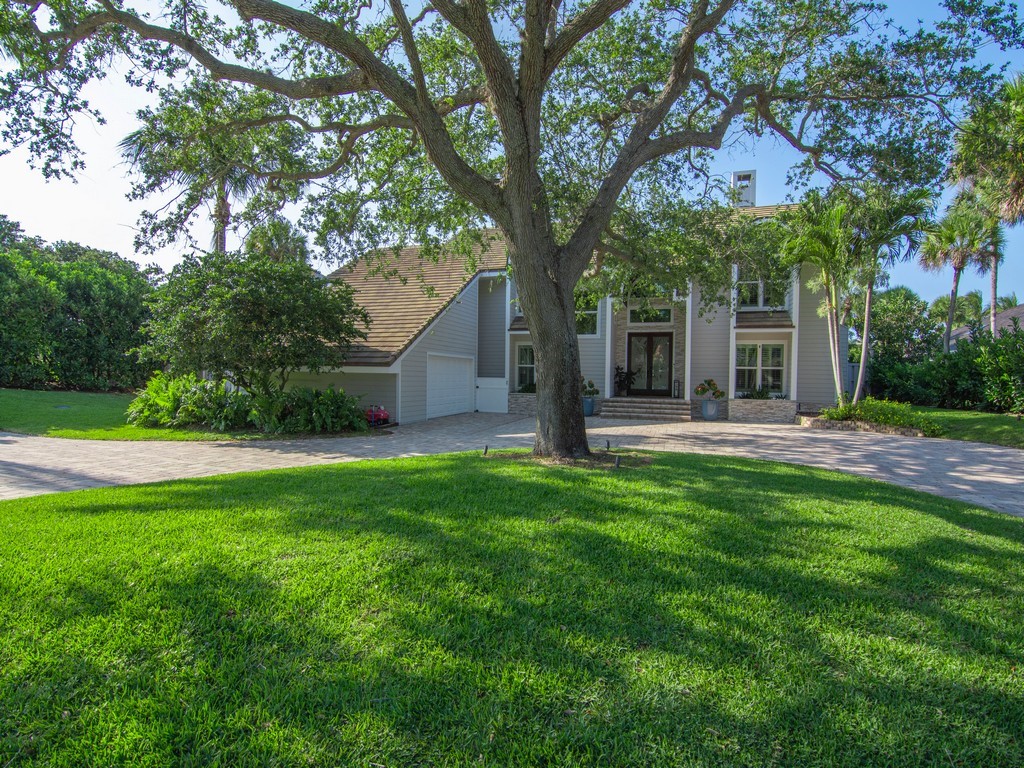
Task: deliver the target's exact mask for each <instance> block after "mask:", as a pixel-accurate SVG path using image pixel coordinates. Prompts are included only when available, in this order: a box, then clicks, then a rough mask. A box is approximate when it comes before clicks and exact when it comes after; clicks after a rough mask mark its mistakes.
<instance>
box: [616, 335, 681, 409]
mask: <svg viewBox="0 0 1024 768" xmlns="http://www.w3.org/2000/svg"><path fill="white" fill-rule="evenodd" d="M626 346H627V349H628V350H629V354H628V360H627V366H628V367H629V370H631V371H636V378H635V379H634V380H633V385H632V386H631V387H630V388H629V394H631V395H653V396H655V397H669V396H671V394H672V334H671V333H631V334H629V338H628V343H627V345H626Z"/></svg>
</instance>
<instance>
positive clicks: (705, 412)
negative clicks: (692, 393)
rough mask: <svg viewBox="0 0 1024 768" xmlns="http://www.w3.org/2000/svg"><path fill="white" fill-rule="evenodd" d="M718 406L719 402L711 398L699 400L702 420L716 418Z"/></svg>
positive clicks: (713, 419)
mask: <svg viewBox="0 0 1024 768" xmlns="http://www.w3.org/2000/svg"><path fill="white" fill-rule="evenodd" d="M718 406H719V402H718V401H717V400H712V399H711V398H707V399H706V400H701V401H700V415H701V416H703V417H704V421H715V420H716V419H717V418H718Z"/></svg>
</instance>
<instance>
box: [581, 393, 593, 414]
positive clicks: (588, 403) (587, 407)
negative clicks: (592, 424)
mask: <svg viewBox="0 0 1024 768" xmlns="http://www.w3.org/2000/svg"><path fill="white" fill-rule="evenodd" d="M583 415H584V416H593V415H594V398H592V397H584V398H583Z"/></svg>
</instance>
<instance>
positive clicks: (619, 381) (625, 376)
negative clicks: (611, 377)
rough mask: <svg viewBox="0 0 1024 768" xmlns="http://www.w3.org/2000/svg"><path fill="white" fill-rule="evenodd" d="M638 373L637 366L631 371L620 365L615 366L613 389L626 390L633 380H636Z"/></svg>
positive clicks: (617, 390)
mask: <svg viewBox="0 0 1024 768" xmlns="http://www.w3.org/2000/svg"><path fill="white" fill-rule="evenodd" d="M639 373H640V369H639V368H638V369H637V370H635V371H631V370H629V369H627V368H625V367H623V366H621V365H616V366H615V391H616V392H627V391H629V388H630V387H632V386H633V382H634V381H636V377H637V375H638V374H639Z"/></svg>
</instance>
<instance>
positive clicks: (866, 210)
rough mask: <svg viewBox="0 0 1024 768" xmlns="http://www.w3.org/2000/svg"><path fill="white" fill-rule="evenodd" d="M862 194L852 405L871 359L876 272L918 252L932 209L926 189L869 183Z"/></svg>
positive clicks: (857, 214) (858, 219)
mask: <svg viewBox="0 0 1024 768" xmlns="http://www.w3.org/2000/svg"><path fill="white" fill-rule="evenodd" d="M863 193H864V196H863V198H862V199H861V200H860V201H859V205H858V206H857V208H856V209H855V225H856V231H857V235H858V238H857V241H856V242H855V251H856V254H855V255H856V256H857V257H858V261H859V268H860V276H861V281H862V284H863V287H864V328H863V335H862V336H861V339H862V342H861V356H860V367H859V369H858V371H857V384H856V386H855V387H854V391H853V402H854V403H856V402H857V401H858V400H860V396H861V393H862V392H863V391H864V379H865V371H866V370H867V367H868V363H869V362H870V359H871V336H870V333H871V302H872V298H873V296H874V291H875V283H876V281H877V280H878V276H879V273H880V272H881V271H882V270H883V269H885V268H887V267H890V266H892V265H893V264H895V263H896V262H898V261H903V260H905V259H908V258H910V257H912V256H913V255H914V254H915V253H916V252H917V251H918V249H919V248H920V247H921V242H922V240H923V238H924V231H925V228H926V223H925V222H926V219H927V217H928V215H929V214H930V213H931V209H932V196H931V193H929V192H928V190H926V189H915V190H912V191H910V192H906V193H904V194H899V193H896V192H895V191H893V190H892V189H890V188H887V187H882V186H879V185H877V184H872V185H869V186H866V187H864V189H863Z"/></svg>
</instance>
